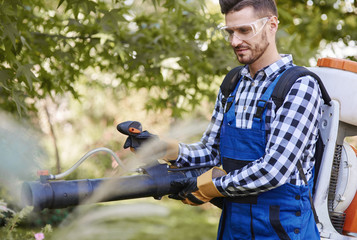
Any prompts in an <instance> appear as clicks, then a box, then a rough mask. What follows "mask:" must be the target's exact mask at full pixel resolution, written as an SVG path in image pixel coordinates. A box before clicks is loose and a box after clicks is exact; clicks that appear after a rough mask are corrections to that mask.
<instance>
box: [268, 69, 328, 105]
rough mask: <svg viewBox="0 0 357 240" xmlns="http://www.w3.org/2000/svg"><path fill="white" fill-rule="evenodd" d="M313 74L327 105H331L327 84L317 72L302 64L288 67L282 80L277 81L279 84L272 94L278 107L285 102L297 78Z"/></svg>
mask: <svg viewBox="0 0 357 240" xmlns="http://www.w3.org/2000/svg"><path fill="white" fill-rule="evenodd" d="M307 75H308V76H312V77H313V78H315V79H316V80H317V82H318V84H319V87H320V90H321V94H322V98H323V100H324V102H325V104H327V105H331V104H330V102H331V98H330V96H329V95H328V93H327V91H326V88H325V86H324V85H323V83H322V81H321V79H320V77H319V76H318V75H316V74H315V73H313V72H311V71H310V70H308V69H307V68H305V67H300V66H294V67H291V68H289V69H287V70H286V71H285V72H284V74H283V75H282V76H281V78H280V81H279V82H278V83H277V85H276V86H275V88H274V91H273V94H272V99H273V101H274V103H275V105H276V107H277V109H278V108H280V107H281V105H282V104H283V102H284V99H285V97H286V95H287V94H288V92H289V91H290V89H291V87H292V86H293V84H294V83H295V81H296V80H297V79H299V78H300V77H303V76H307Z"/></svg>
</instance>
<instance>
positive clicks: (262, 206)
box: [217, 74, 320, 240]
mask: <svg viewBox="0 0 357 240" xmlns="http://www.w3.org/2000/svg"><path fill="white" fill-rule="evenodd" d="M281 75H282V74H280V75H279V76H278V77H277V78H276V79H275V80H274V81H273V82H272V83H271V84H270V85H269V87H268V88H267V90H266V91H265V93H264V94H263V95H262V96H261V98H260V99H259V100H258V101H257V111H256V113H255V115H254V119H253V125H252V128H251V129H243V128H237V127H236V114H235V106H234V105H235V104H234V99H235V96H236V93H237V90H238V85H239V83H240V82H241V81H242V78H241V79H240V81H239V82H238V84H237V86H236V88H235V90H234V91H233V93H232V94H231V96H230V97H229V98H228V99H227V110H228V111H226V113H225V114H224V117H223V123H222V127H221V135H220V138H221V139H220V153H221V161H222V165H223V168H224V169H225V170H226V171H227V172H231V171H234V170H237V169H240V168H242V167H244V166H245V165H247V164H248V163H250V162H252V161H255V160H257V159H259V158H261V157H262V156H264V154H265V147H266V133H265V116H266V110H267V107H266V105H267V104H266V103H267V101H268V100H269V99H270V97H271V94H272V92H273V90H274V87H275V86H276V84H277V82H278V81H279V78H280V76H281ZM312 179H313V178H312ZM312 184H313V182H312V181H310V182H309V186H305V185H303V186H296V185H293V184H290V183H286V184H284V185H282V186H280V187H277V188H275V189H272V190H270V191H267V192H264V193H261V194H258V195H251V196H247V197H237V198H224V207H223V210H222V215H221V220H220V224H219V229H218V236H217V239H219V240H229V239H237V240H244V239H256V240H270V239H271V240H273V239H274V240H276V239H302V240H305V239H309V240H314V239H320V237H319V232H318V230H317V227H316V224H315V220H314V216H313V212H312V210H311V204H310V201H309V187H310V188H311V189H312Z"/></svg>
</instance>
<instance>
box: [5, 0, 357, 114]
mask: <svg viewBox="0 0 357 240" xmlns="http://www.w3.org/2000/svg"><path fill="white" fill-rule="evenodd" d="M353 3H354V5H352V3H351V1H347V0H346V1H336V0H324V1H322V0H314V1H312V0H309V1H307V2H306V1H278V6H279V11H280V18H279V19H280V22H281V26H280V31H279V33H278V41H279V46H281V47H280V50H281V51H282V52H289V53H293V54H294V57H295V61H296V63H297V64H303V65H308V60H309V59H310V58H311V57H314V56H316V53H318V51H319V48H321V47H323V44H328V43H331V42H336V41H339V40H342V41H343V42H344V43H346V44H348V43H349V42H351V41H356V39H357V33H356V32H355V31H353V29H355V28H356V25H357V22H356V20H355V18H356V1H354V2H353ZM209 4H210V2H205V1H203V0H196V1H191V0H186V1H185V0H178V1H170V0H152V1H133V2H131V1H122V0H113V1H111V2H108V1H102V0H97V1H94V0H80V1H79V0H60V1H59V2H55V3H53V2H52V1H45V0H31V1H30V0H12V1H10V0H0V21H1V22H0V39H1V41H0V108H1V109H3V110H6V111H10V112H18V113H19V114H24V113H27V112H28V110H30V111H33V110H36V107H35V102H36V101H37V100H39V99H43V98H45V97H47V96H55V95H56V94H63V93H66V92H70V93H71V94H72V95H73V97H75V98H79V97H80V96H79V93H78V91H77V90H76V89H75V88H74V84H75V83H76V82H78V79H79V78H80V77H81V76H83V75H85V74H86V73H87V70H88V69H91V70H92V71H96V72H98V73H113V74H114V75H113V81H114V80H115V81H117V82H118V84H116V86H117V89H118V90H119V89H121V90H123V89H124V90H125V89H140V88H146V89H148V91H149V92H150V99H148V101H147V105H146V106H147V109H153V110H157V109H166V108H170V109H172V115H173V116H176V117H177V116H180V115H181V114H182V112H184V111H189V110H191V109H193V108H194V107H196V106H197V105H198V104H199V103H200V102H201V100H202V99H204V98H208V99H210V100H213V99H214V96H215V94H216V93H217V86H218V84H219V81H220V80H218V82H217V81H216V80H215V79H216V78H217V77H220V79H221V77H222V76H223V75H224V74H225V73H226V72H227V71H228V70H229V69H230V68H231V67H233V66H234V65H236V64H237V63H236V60H235V57H234V55H233V53H232V51H231V50H230V48H229V47H228V44H227V43H226V42H224V41H223V40H222V37H221V36H220V35H219V34H217V24H218V23H219V22H223V17H222V16H221V14H220V13H219V10H217V9H218V4H217V3H215V9H213V8H209ZM207 5H208V6H207ZM212 83H215V84H213V85H214V86H216V87H212ZM85 84H91V85H93V86H101V87H106V86H107V85H108V83H106V82H104V81H101V79H100V77H99V78H97V79H90V78H88V80H87V81H86V83H85ZM110 86H111V87H112V86H113V84H110Z"/></svg>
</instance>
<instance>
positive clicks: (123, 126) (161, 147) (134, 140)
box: [117, 121, 179, 161]
mask: <svg viewBox="0 0 357 240" xmlns="http://www.w3.org/2000/svg"><path fill="white" fill-rule="evenodd" d="M117 129H118V131H119V132H121V133H122V134H125V135H127V136H128V138H127V139H126V141H125V143H124V148H125V149H126V148H128V147H130V150H131V151H133V152H134V151H136V150H138V149H139V148H140V146H141V144H143V143H144V142H146V141H147V140H150V139H156V140H159V137H158V136H157V135H155V134H151V133H149V132H148V131H142V126H141V123H140V122H137V121H126V122H122V123H119V124H118V126H117ZM152 150H153V152H155V153H156V157H158V158H162V159H164V160H165V161H170V160H176V159H177V157H178V152H179V145H178V142H177V141H174V140H160V141H157V144H156V145H155V146H152ZM157 153H159V154H157Z"/></svg>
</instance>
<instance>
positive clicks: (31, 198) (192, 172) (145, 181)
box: [21, 164, 210, 210]
mask: <svg viewBox="0 0 357 240" xmlns="http://www.w3.org/2000/svg"><path fill="white" fill-rule="evenodd" d="M209 168H210V167H205V168H202V167H201V168H182V169H180V168H178V169H171V168H169V166H168V165H167V164H154V165H151V166H146V167H142V168H140V169H139V170H140V171H139V172H140V173H141V174H139V175H133V176H124V177H113V178H101V179H81V180H70V181H64V180H59V181H49V180H47V179H45V180H43V179H42V180H39V181H31V182H24V183H23V185H22V192H21V200H22V204H23V205H24V206H34V209H35V210H42V209H45V208H49V209H57V208H66V207H69V206H76V205H79V204H82V203H83V202H84V201H85V200H87V199H89V198H90V197H91V196H92V195H93V193H94V192H96V191H99V188H100V186H103V185H104V184H108V185H109V189H110V190H108V191H106V192H105V194H101V195H100V199H95V200H94V202H108V201H116V200H126V199H134V198H144V197H154V198H156V199H160V198H161V197H162V196H164V195H168V194H172V193H177V192H179V190H180V189H174V188H173V187H172V186H171V182H172V181H174V180H177V179H182V178H187V177H197V176H199V175H201V174H202V173H203V172H205V171H207V170H208V169H209ZM105 189H106V188H102V189H101V191H102V192H103V191H105Z"/></svg>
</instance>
